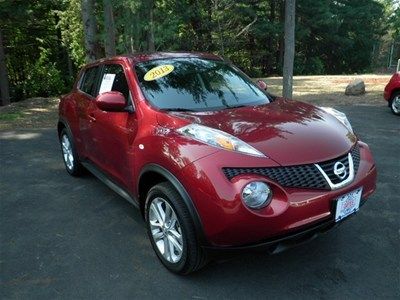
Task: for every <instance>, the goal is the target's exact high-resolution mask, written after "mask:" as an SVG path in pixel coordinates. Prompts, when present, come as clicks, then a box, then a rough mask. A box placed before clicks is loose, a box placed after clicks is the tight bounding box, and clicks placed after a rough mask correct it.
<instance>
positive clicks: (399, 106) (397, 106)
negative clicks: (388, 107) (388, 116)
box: [392, 96, 400, 114]
mask: <svg viewBox="0 0 400 300" xmlns="http://www.w3.org/2000/svg"><path fill="white" fill-rule="evenodd" d="M392 109H393V111H394V112H395V113H396V114H398V113H400V96H396V97H395V98H394V99H393V101H392Z"/></svg>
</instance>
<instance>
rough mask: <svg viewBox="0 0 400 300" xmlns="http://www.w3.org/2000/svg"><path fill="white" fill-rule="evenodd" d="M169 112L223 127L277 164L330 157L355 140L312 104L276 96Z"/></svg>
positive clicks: (304, 162)
mask: <svg viewBox="0 0 400 300" xmlns="http://www.w3.org/2000/svg"><path fill="white" fill-rule="evenodd" d="M169 114H170V115H173V116H174V117H178V118H179V119H183V120H186V121H187V122H190V123H198V124H201V125H204V126H208V127H212V128H216V129H219V130H222V131H225V132H227V133H229V134H231V135H233V136H235V137H237V138H239V139H241V140H242V141H244V142H246V143H248V144H250V145H251V146H253V147H254V148H256V149H257V150H259V151H261V152H262V153H264V154H265V155H266V156H268V157H270V158H271V159H273V160H275V161H276V162H277V163H279V164H281V165H298V164H308V163H315V162H321V161H326V160H330V159H333V158H336V157H338V156H341V155H343V154H345V153H346V152H348V151H349V150H350V149H351V147H352V146H353V145H354V143H355V142H356V137H355V136H354V135H353V134H352V133H351V132H350V131H349V130H348V129H347V128H346V127H345V126H344V125H343V124H342V123H340V122H339V121H338V120H337V119H336V118H335V117H333V116H331V115H330V114H328V113H326V112H324V111H322V110H321V109H319V108H317V107H315V106H313V105H310V104H306V103H303V102H297V101H292V100H291V101H287V100H284V99H278V100H277V101H274V102H272V103H270V104H266V105H261V106H255V107H253V106H250V107H242V108H233V109H225V110H221V111H207V112H169ZM183 120H182V121H183ZM165 121H166V120H165ZM174 123H175V124H176V122H174ZM178 123H181V122H178Z"/></svg>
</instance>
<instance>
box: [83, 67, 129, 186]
mask: <svg viewBox="0 0 400 300" xmlns="http://www.w3.org/2000/svg"><path fill="white" fill-rule="evenodd" d="M126 78H127V77H126V75H125V72H124V68H123V66H122V65H121V64H119V63H110V64H105V65H104V66H103V67H102V71H101V73H100V82H99V94H101V93H104V92H108V91H118V92H121V93H122V94H123V95H124V96H125V99H126V100H127V106H130V105H132V106H133V101H132V97H131V93H130V89H129V86H128V81H127V79H126ZM88 113H89V118H90V119H91V120H92V121H91V124H90V136H91V148H92V154H91V157H92V158H91V159H92V160H93V161H94V162H95V164H96V165H98V166H100V167H101V168H102V169H103V171H105V172H106V173H108V174H109V175H111V176H112V177H113V179H116V180H117V181H118V183H120V184H123V185H124V186H125V187H129V185H130V184H129V182H130V181H129V178H133V177H132V174H131V172H132V171H133V170H131V169H130V168H129V166H132V160H133V155H132V151H131V147H132V144H133V141H134V139H135V136H136V133H137V118H136V114H135V113H134V112H127V111H126V112H106V111H102V110H100V109H99V108H97V107H96V106H95V107H92V108H90V110H89V111H88Z"/></svg>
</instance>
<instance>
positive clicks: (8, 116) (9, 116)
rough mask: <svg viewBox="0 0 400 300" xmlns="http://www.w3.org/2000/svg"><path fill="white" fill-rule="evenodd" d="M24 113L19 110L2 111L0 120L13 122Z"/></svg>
mask: <svg viewBox="0 0 400 300" xmlns="http://www.w3.org/2000/svg"><path fill="white" fill-rule="evenodd" d="M23 116H24V114H23V113H22V112H20V111H18V112H14V113H13V112H11V113H3V114H0V121H5V122H14V121H16V120H17V119H18V118H21V117H23Z"/></svg>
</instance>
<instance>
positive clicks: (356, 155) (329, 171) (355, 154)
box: [318, 145, 360, 184]
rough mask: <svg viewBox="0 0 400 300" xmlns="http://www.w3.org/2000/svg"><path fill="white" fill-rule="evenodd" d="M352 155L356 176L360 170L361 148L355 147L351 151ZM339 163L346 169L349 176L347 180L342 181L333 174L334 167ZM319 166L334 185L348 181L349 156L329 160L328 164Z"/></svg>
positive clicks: (323, 163)
mask: <svg viewBox="0 0 400 300" xmlns="http://www.w3.org/2000/svg"><path fill="white" fill-rule="evenodd" d="M350 153H351V156H352V158H353V167H354V174H356V173H357V170H358V165H359V164H360V149H359V146H358V145H356V146H355V147H353V149H352V150H351V152H350ZM337 162H341V163H342V164H344V166H345V167H346V173H347V176H346V177H345V178H343V179H340V178H339V177H338V176H336V175H335V173H334V172H333V169H334V165H335V164H336V163H337ZM318 165H319V166H320V167H321V169H322V170H323V171H324V172H325V174H326V175H327V176H328V177H329V179H330V181H331V182H332V183H333V184H338V183H340V182H342V181H343V180H346V179H347V178H348V177H349V176H350V168H349V160H348V155H347V154H346V155H343V156H341V157H339V158H336V159H332V160H328V161H326V162H322V163H318Z"/></svg>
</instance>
